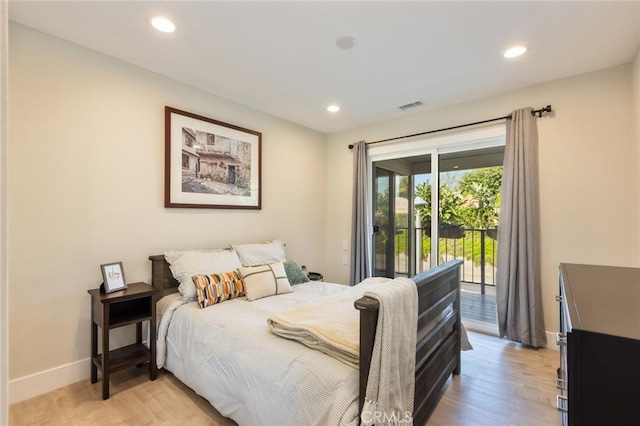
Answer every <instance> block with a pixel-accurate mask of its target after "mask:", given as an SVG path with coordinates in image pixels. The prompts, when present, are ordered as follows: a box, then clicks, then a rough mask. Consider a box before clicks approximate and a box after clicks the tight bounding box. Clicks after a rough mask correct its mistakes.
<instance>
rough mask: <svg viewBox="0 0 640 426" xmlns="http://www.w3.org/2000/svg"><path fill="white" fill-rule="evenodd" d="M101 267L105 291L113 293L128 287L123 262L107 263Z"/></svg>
mask: <svg viewBox="0 0 640 426" xmlns="http://www.w3.org/2000/svg"><path fill="white" fill-rule="evenodd" d="M100 269H101V270H102V279H103V280H104V292H105V293H113V292H114V291H120V290H124V289H125V288H127V281H126V280H125V278H124V268H123V267H122V262H113V263H105V264H104V265H100Z"/></svg>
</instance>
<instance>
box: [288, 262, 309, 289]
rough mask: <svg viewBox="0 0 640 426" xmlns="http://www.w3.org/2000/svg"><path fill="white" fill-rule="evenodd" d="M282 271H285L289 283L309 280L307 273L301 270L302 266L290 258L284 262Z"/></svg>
mask: <svg viewBox="0 0 640 426" xmlns="http://www.w3.org/2000/svg"><path fill="white" fill-rule="evenodd" d="M284 271H285V272H286V273H287V279H288V280H289V282H290V283H291V284H301V283H306V282H307V281H309V277H307V274H305V273H304V272H302V268H300V265H298V264H297V263H296V262H293V261H291V260H288V261H286V262H284Z"/></svg>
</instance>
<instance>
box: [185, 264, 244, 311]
mask: <svg viewBox="0 0 640 426" xmlns="http://www.w3.org/2000/svg"><path fill="white" fill-rule="evenodd" d="M191 280H192V281H193V285H194V287H195V289H196V294H197V295H198V307H199V308H201V309H202V308H206V307H207V306H211V305H215V304H216V303H220V302H224V301H225V300H229V299H234V298H236V297H241V296H244V283H243V282H242V276H241V275H240V273H239V272H238V271H237V270H235V271H232V272H224V273H222V274H209V275H194V276H192V277H191Z"/></svg>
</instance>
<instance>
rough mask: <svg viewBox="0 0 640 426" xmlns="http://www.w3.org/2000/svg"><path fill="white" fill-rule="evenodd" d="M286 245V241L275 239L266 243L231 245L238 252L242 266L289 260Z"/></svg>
mask: <svg viewBox="0 0 640 426" xmlns="http://www.w3.org/2000/svg"><path fill="white" fill-rule="evenodd" d="M284 246H285V244H284V242H283V241H280V240H273V241H271V242H267V243H264V244H232V245H231V247H233V249H234V250H235V251H236V252H237V253H238V257H239V258H240V261H241V262H242V266H257V265H268V264H270V263H275V262H284V261H286V260H287V255H286V254H285V252H284Z"/></svg>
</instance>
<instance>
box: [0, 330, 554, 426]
mask: <svg viewBox="0 0 640 426" xmlns="http://www.w3.org/2000/svg"><path fill="white" fill-rule="evenodd" d="M469 339H470V341H471V344H472V345H473V346H474V350H472V351H467V352H463V354H462V373H461V374H460V376H457V377H455V378H454V379H450V380H449V383H448V384H447V386H446V388H445V390H444V395H443V396H442V399H441V400H440V402H439V404H438V406H437V408H436V410H435V411H434V413H433V414H432V415H431V418H430V419H429V423H428V424H429V425H430V426H431V425H433V426H484V425H487V426H506V425H518V426H528V425H531V426H534V425H535V426H541V425H559V424H560V415H559V413H558V412H557V411H556V409H555V395H556V392H555V387H554V383H555V371H556V368H557V364H558V352H556V351H553V350H550V349H540V350H534V349H528V348H524V347H522V346H521V345H519V344H517V343H511V342H508V341H505V340H500V339H497V338H496V337H492V336H487V335H483V334H478V333H473V332H469ZM111 379H112V380H111V398H110V399H108V400H107V401H102V399H101V398H100V395H101V393H100V392H101V387H100V386H101V385H100V382H98V383H96V384H95V385H92V384H90V383H89V381H88V380H86V381H83V382H79V383H76V384H73V385H70V386H67V387H65V388H61V389H58V390H55V391H53V392H50V393H48V394H45V395H41V396H38V397H36V398H33V399H30V400H27V401H23V402H20V403H18V404H14V405H12V406H11V407H10V409H9V420H10V424H11V425H12V426H21V425H52V426H53V425H181V424H182V425H189V426H191V425H196V426H198V425H233V424H235V423H233V422H232V421H231V420H229V419H225V418H224V417H222V416H221V415H220V414H219V413H218V412H217V411H216V410H214V409H213V408H212V407H211V406H210V405H209V403H208V402H207V401H205V400H204V399H202V398H200V397H199V396H198V395H196V394H195V393H194V392H193V391H191V390H190V389H188V388H187V387H186V386H184V385H183V384H182V383H180V381H178V379H176V378H175V377H174V376H173V375H171V374H170V373H167V372H165V371H160V373H159V376H158V379H157V380H156V381H154V382H150V381H149V380H148V375H147V372H146V368H140V369H135V368H133V369H128V370H124V371H121V372H118V373H116V374H113V375H112V376H111ZM296 426H303V425H296Z"/></svg>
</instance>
